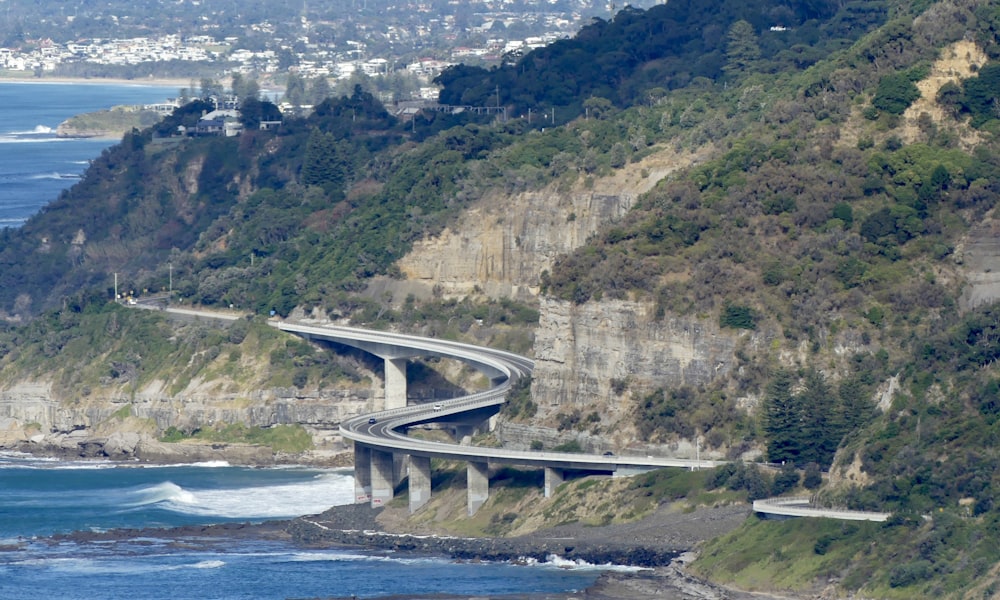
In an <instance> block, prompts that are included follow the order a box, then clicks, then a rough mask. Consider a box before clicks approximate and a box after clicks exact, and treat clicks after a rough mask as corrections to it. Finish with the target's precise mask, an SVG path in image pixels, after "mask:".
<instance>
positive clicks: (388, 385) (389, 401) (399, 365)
mask: <svg viewBox="0 0 1000 600" xmlns="http://www.w3.org/2000/svg"><path fill="white" fill-rule="evenodd" d="M405 407H406V359H405V358H387V359H385V409H386V410H391V409H393V408H405Z"/></svg>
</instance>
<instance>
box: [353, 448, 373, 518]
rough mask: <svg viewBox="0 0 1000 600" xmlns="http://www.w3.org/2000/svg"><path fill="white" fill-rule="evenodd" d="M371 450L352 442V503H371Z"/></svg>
mask: <svg viewBox="0 0 1000 600" xmlns="http://www.w3.org/2000/svg"><path fill="white" fill-rule="evenodd" d="M371 499H372V449H371V448H370V447H368V446H364V445H362V444H359V443H357V442H354V503H355V504H362V503H364V502H371Z"/></svg>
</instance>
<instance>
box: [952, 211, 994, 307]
mask: <svg viewBox="0 0 1000 600" xmlns="http://www.w3.org/2000/svg"><path fill="white" fill-rule="evenodd" d="M955 254H956V259H957V260H959V261H960V262H961V264H962V266H963V268H964V270H965V275H966V279H967V281H968V282H969V285H968V286H967V287H966V289H965V291H964V292H963V293H962V296H961V298H960V299H959V302H960V305H961V308H962V310H971V309H973V308H976V307H977V306H982V305H983V304H989V303H991V302H995V301H996V300H998V299H1000V223H998V222H996V221H994V220H988V221H984V222H983V223H980V224H979V225H977V226H975V227H973V228H972V229H971V230H970V231H969V235H968V236H967V237H966V239H965V241H964V242H963V244H962V245H961V248H960V249H958V250H956V253H955Z"/></svg>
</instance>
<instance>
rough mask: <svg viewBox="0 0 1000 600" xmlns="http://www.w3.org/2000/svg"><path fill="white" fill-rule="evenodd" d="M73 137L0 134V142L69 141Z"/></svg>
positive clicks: (44, 142) (38, 142)
mask: <svg viewBox="0 0 1000 600" xmlns="http://www.w3.org/2000/svg"><path fill="white" fill-rule="evenodd" d="M72 139H73V138H59V137H55V136H45V137H42V136H37V137H36V136H33V135H30V134H22V135H9V134H8V135H0V144H48V143H50V142H59V143H63V142H69V141H72Z"/></svg>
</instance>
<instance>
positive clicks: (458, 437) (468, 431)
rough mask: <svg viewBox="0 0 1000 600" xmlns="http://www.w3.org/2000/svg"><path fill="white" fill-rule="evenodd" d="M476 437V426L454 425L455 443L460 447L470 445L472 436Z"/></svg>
mask: <svg viewBox="0 0 1000 600" xmlns="http://www.w3.org/2000/svg"><path fill="white" fill-rule="evenodd" d="M474 435H476V426H475V425H469V424H467V423H460V424H458V425H455V441H456V442H458V443H459V444H460V445H462V446H469V445H471V444H472V436H474Z"/></svg>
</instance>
